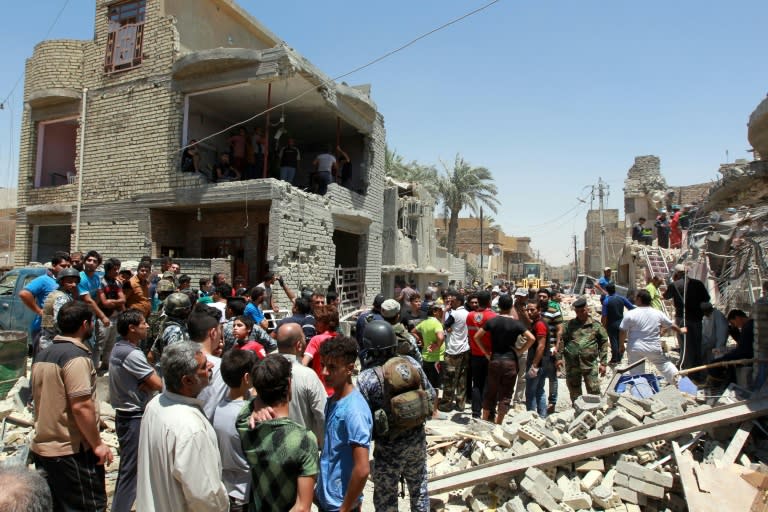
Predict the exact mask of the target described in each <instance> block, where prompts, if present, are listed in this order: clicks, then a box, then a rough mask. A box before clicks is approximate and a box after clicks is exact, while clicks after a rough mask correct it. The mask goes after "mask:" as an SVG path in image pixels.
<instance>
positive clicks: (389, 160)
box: [384, 146, 440, 198]
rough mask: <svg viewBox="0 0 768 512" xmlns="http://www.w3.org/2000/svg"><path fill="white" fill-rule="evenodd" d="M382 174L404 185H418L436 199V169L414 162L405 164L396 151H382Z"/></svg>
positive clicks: (438, 188)
mask: <svg viewBox="0 0 768 512" xmlns="http://www.w3.org/2000/svg"><path fill="white" fill-rule="evenodd" d="M384 173H385V174H386V175H387V176H389V177H390V178H392V179H394V180H397V181H402V182H406V183H418V184H420V185H422V186H423V187H424V188H426V189H427V191H429V193H430V194H432V196H433V197H435V198H437V197H438V195H439V191H440V187H439V185H438V182H439V181H440V180H439V176H438V174H437V169H435V167H434V166H431V165H423V164H420V163H418V162H417V161H415V160H411V162H409V163H405V160H404V159H403V156H402V155H399V154H398V153H397V150H390V149H389V146H387V147H385V149H384Z"/></svg>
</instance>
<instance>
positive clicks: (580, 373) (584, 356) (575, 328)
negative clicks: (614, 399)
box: [556, 297, 609, 402]
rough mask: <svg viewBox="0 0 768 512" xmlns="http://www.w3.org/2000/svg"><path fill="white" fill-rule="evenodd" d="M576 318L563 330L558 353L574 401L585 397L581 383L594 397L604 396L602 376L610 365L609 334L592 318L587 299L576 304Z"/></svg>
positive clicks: (577, 301) (579, 299) (558, 361)
mask: <svg viewBox="0 0 768 512" xmlns="http://www.w3.org/2000/svg"><path fill="white" fill-rule="evenodd" d="M573 309H574V311H575V312H576V318H574V319H572V320H570V321H568V323H567V324H565V328H564V329H563V341H562V346H561V347H560V349H559V350H558V351H557V356H556V357H557V367H558V368H560V367H561V366H562V365H563V362H565V382H566V384H567V385H568V392H569V393H570V395H571V401H572V402H573V401H574V400H576V399H577V398H578V397H580V396H581V394H582V393H581V381H582V379H583V380H584V384H585V386H586V388H587V393H589V394H590V395H599V394H600V377H601V376H604V375H605V370H606V367H607V365H608V347H609V340H608V333H607V332H605V328H604V327H603V326H602V325H600V322H597V321H595V320H593V319H592V317H591V316H590V315H589V308H588V307H587V299H585V298H584V297H580V298H578V299H576V301H575V302H574V303H573Z"/></svg>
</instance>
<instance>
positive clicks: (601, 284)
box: [542, 267, 613, 311]
mask: <svg viewBox="0 0 768 512" xmlns="http://www.w3.org/2000/svg"><path fill="white" fill-rule="evenodd" d="M612 273H613V270H611V267H605V268H604V269H603V277H601V278H600V279H598V281H597V284H595V289H597V291H598V292H599V293H600V302H603V300H605V298H606V297H607V296H608V292H607V291H606V289H605V287H606V286H608V283H612V282H613V278H612V277H611V275H612ZM542 311H543V310H542Z"/></svg>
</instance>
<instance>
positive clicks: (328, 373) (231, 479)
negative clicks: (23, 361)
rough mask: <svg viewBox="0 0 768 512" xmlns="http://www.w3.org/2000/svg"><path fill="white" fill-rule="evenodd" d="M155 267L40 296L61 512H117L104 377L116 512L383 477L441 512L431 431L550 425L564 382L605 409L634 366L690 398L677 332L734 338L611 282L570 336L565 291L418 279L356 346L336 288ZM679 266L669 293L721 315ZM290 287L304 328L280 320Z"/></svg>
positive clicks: (580, 301) (264, 504)
mask: <svg viewBox="0 0 768 512" xmlns="http://www.w3.org/2000/svg"><path fill="white" fill-rule="evenodd" d="M78 266H80V267H81V268H80V269H78ZM152 270H153V269H152V265H151V261H147V260H142V261H141V262H140V263H139V264H138V266H137V268H136V269H135V272H134V269H124V268H122V265H121V262H120V261H119V260H118V259H116V258H109V259H107V260H106V261H102V257H101V255H100V254H99V253H97V252H95V251H89V252H87V253H86V254H84V255H79V254H73V255H69V254H66V253H57V254H56V255H55V256H54V257H53V258H52V261H51V266H50V271H49V272H48V273H47V274H45V275H43V276H41V277H39V278H37V279H35V280H34V281H32V282H31V283H29V285H28V286H27V287H26V289H25V291H24V292H22V293H23V300H24V302H25V304H27V305H28V306H29V307H30V308H31V309H33V310H35V312H36V313H38V315H39V317H38V318H37V319H36V321H35V324H33V326H32V329H33V332H34V333H35V337H34V339H35V342H34V347H33V348H34V354H35V357H34V362H33V366H32V378H31V385H32V391H33V393H32V394H33V403H34V411H35V435H34V440H33V444H32V446H31V450H32V453H33V457H34V461H35V464H36V465H37V467H38V468H40V469H43V470H44V471H45V475H46V480H47V483H48V486H49V488H50V491H51V496H52V500H53V502H54V504H55V507H56V509H57V510H58V509H61V510H105V509H106V506H107V496H106V491H105V481H104V478H105V474H104V464H109V463H110V462H111V461H112V458H113V453H112V451H111V450H110V448H109V447H108V446H107V445H106V444H105V443H104V442H103V440H102V438H101V435H100V431H99V427H100V425H99V410H98V404H99V400H98V399H97V397H96V396H95V389H96V386H95V379H96V376H97V374H98V372H99V371H108V378H109V384H110V398H109V399H110V403H111V405H112V407H113V408H114V410H115V428H116V432H117V437H118V442H119V454H120V465H119V470H118V479H117V485H116V489H115V493H114V497H113V502H112V510H115V511H129V510H131V509H132V507H134V506H135V507H136V509H137V510H142V511H145V510H146V511H152V510H158V511H159V510H163V511H165V510H211V511H213V510H232V511H245V510H289V509H290V510H309V509H310V507H311V506H312V504H313V503H314V504H315V505H316V506H317V507H318V508H319V510H323V511H326V510H327V511H336V510H344V511H347V510H359V508H360V506H361V503H362V493H363V488H364V487H365V484H366V481H367V480H368V478H369V476H370V477H371V478H372V481H373V488H374V491H373V504H374V507H375V509H376V510H397V509H398V494H399V493H398V484H399V483H400V482H404V484H405V485H406V486H407V487H408V494H409V497H410V506H411V510H418V511H426V510H429V497H428V493H427V453H426V433H425V423H426V422H427V421H428V420H429V419H430V418H433V417H446V415H447V413H452V412H464V411H465V409H466V407H467V405H469V409H470V411H471V415H472V416H473V417H476V418H482V419H483V420H487V421H493V422H496V423H501V422H502V421H503V420H504V417H505V416H506V415H507V414H508V413H509V412H510V410H512V408H516V409H519V410H525V409H527V410H531V411H536V412H537V413H538V414H539V415H540V416H541V417H546V415H547V414H548V413H551V412H552V411H553V409H554V406H555V404H556V403H557V399H558V389H557V378H558V374H562V375H564V377H565V381H566V384H567V388H568V393H569V395H570V399H571V400H575V399H576V398H577V397H578V396H580V395H581V394H582V392H583V391H584V390H586V392H587V393H591V394H596V393H599V392H600V388H599V384H600V377H601V376H603V375H605V373H606V369H607V367H608V366H610V365H611V364H617V363H618V362H619V361H621V358H622V357H623V354H624V352H625V351H626V353H627V358H628V360H629V362H630V363H631V362H633V361H636V360H639V359H641V358H646V359H647V360H648V361H649V362H650V363H653V364H655V365H656V367H657V368H658V370H659V371H660V372H661V373H662V374H663V375H664V376H665V378H667V380H669V381H670V382H673V381H674V379H675V375H676V372H677V368H676V367H675V365H673V364H672V363H671V362H670V361H669V359H667V358H666V356H664V355H663V353H662V351H661V341H660V331H659V325H661V326H663V327H668V328H670V329H673V330H675V331H676V332H678V333H680V334H683V335H685V334H686V333H687V334H688V335H689V336H690V335H691V334H692V333H693V334H695V333H696V332H698V333H699V336H700V338H699V341H697V342H696V344H695V345H694V344H691V342H690V338H689V344H688V346H689V347H699V348H700V347H701V346H707V347H709V345H708V343H710V341H709V339H707V340H706V341H702V339H704V338H705V337H706V336H709V335H710V334H712V333H715V332H718V333H719V332H720V331H722V328H721V326H718V327H715V326H713V328H712V329H709V328H708V327H709V324H706V325H705V326H704V327H702V326H701V323H702V322H703V318H707V317H714V318H715V319H717V318H719V317H717V315H714V314H713V312H712V311H707V312H702V314H701V317H703V318H698V317H696V315H695V314H694V313H695V312H694V311H693V309H692V310H691V311H689V310H688V309H686V305H687V303H688V301H684V302H683V303H681V304H680V308H679V309H678V310H677V311H678V312H679V315H680V316H681V317H682V318H678V319H677V321H676V322H673V321H672V320H671V319H669V318H668V317H667V316H666V315H665V314H664V313H663V312H662V311H660V310H659V309H656V307H655V306H654V300H655V299H656V298H658V297H656V296H657V295H660V294H661V291H660V290H659V288H662V289H663V286H662V285H661V284H660V283H659V282H658V280H653V279H652V280H651V281H650V282H649V284H648V287H647V288H646V289H643V290H640V291H639V292H638V293H637V294H634V295H633V300H632V301H630V300H628V299H627V298H625V297H621V296H619V295H617V294H616V287H615V284H614V283H613V281H612V280H611V279H610V274H609V273H608V272H606V276H604V277H606V280H605V281H601V284H598V286H599V289H600V290H601V291H604V292H605V296H604V297H602V311H600V312H599V313H600V314H597V313H598V312H595V313H596V315H594V316H593V314H592V312H590V309H589V305H588V302H587V300H586V299H585V298H583V297H581V298H577V299H576V300H575V301H574V302H573V303H572V307H573V310H574V312H575V318H573V319H570V320H568V321H566V320H565V319H564V318H563V311H562V309H561V304H560V303H561V301H562V298H563V297H562V295H561V294H560V292H559V291H558V290H556V289H554V290H553V289H550V288H541V289H532V290H528V289H522V288H518V289H514V287H506V286H492V287H487V288H484V287H477V288H474V289H464V288H447V289H446V288H442V287H441V286H439V285H434V286H432V285H431V286H430V287H429V288H428V289H426V290H425V291H424V294H423V296H422V294H421V292H420V291H419V290H418V289H417V288H416V285H415V283H413V282H410V283H408V284H405V285H404V286H402V287H400V288H399V289H398V290H397V291H396V294H395V296H393V297H385V296H383V295H381V294H380V295H377V296H376V297H375V300H374V302H373V305H372V307H371V308H370V309H368V310H365V311H363V312H361V313H360V314H359V315H358V317H357V320H356V323H355V325H354V329H353V330H352V332H353V337H349V336H345V335H344V334H343V333H342V330H341V326H340V325H339V324H340V322H339V312H338V307H337V306H338V297H337V296H336V294H335V293H333V292H332V291H315V290H302V291H301V292H300V293H295V292H294V291H293V290H291V289H290V288H289V287H288V286H287V285H286V283H285V282H284V281H283V280H282V279H281V277H280V276H276V275H275V274H273V273H268V274H266V275H265V276H264V281H263V282H261V283H259V284H258V285H257V286H254V287H253V288H250V289H248V288H247V287H246V286H245V283H244V280H243V279H238V278H236V279H235V281H236V283H235V285H234V286H233V285H230V284H228V283H226V282H225V279H224V276H223V275H221V274H216V275H214V276H212V277H211V279H208V278H204V279H201V280H200V281H199V285H200V288H199V289H198V290H192V289H191V287H190V281H191V280H190V279H189V278H188V277H187V276H185V275H184V274H182V273H181V269H180V268H179V265H178V263H174V262H173V261H172V260H171V259H170V258H164V259H163V261H162V265H161V268H160V269H159V271H157V272H153V271H152ZM675 270H676V275H675V276H674V279H673V280H672V281H671V282H670V283H669V286H668V287H667V289H666V290H664V294H663V296H664V297H667V298H671V299H674V298H675V296H674V294H675V293H677V294H679V295H680V296H681V297H686V298H688V299H690V300H696V301H699V303H700V302H702V301H704V299H707V300H708V296H707V297H704V295H703V294H702V292H701V290H700V289H699V286H698V284H696V283H697V281H696V280H695V279H692V278H690V277H686V276H685V269H684V268H676V269H675ZM278 286H279V287H280V288H281V289H282V290H283V293H285V297H286V299H287V300H288V301H290V303H291V312H290V315H288V316H286V317H285V318H282V319H279V320H278V319H276V318H274V319H271V320H272V321H271V322H270V321H268V318H266V316H265V309H267V310H271V311H273V312H279V308H278V307H277V306H278V304H277V302H279V301H277V300H276V297H275V294H276V292H277V291H278V288H277V287H278ZM681 287H682V288H681ZM767 288H768V287H767ZM704 292H706V290H704ZM766 294H768V289H767V290H766ZM676 305H677V302H676ZM265 306H266V307H265ZM696 309H697V310H701V309H702V308H696ZM720 315H722V314H720ZM676 316H677V315H676ZM596 317H597V318H596ZM598 318H599V319H598ZM697 321H698V322H699V326H698V327H697V326H696V325H694V324H696V322H697ZM717 321H718V322H719V323H720V324H721V323H722V322H720V320H717ZM713 322H714V321H713ZM749 322H751V320H749V319H748V318H746V315H745V314H744V313H743V312H741V311H738V310H737V311H733V312H731V313H729V315H728V317H727V323H729V324H730V326H731V328H732V330H733V329H734V328H735V329H736V330H737V331H738V333H740V338H739V339H743V340H744V343H741V342H740V343H739V349H740V350H741V349H743V350H742V351H741V352H738V353H735V354H734V353H725V354H722V355H720V356H719V357H721V358H733V357H737V356H738V357H741V356H745V357H747V356H749V354H747V353H746V350H747V345H748V343H749V340H748V337H749V333H750V332H751V331H750V327H749V325H751V324H749ZM678 326H681V327H678ZM722 347H723V345H720V344H719V342H718V344H717V345H716V347H715V346H712V347H710V348H709V349H708V350H711V351H712V353H713V354H715V352H714V350H715V349H716V348H717V349H720V348H722ZM690 350H691V351H694V350H693V348H690ZM742 352H743V353H742ZM697 353H699V354H700V353H701V352H697ZM609 356H610V359H609ZM547 384H548V386H549V389H548V392H545V390H546V388H547ZM372 447H373V453H372V454H371V453H370V451H371V448H372ZM371 459H372V460H373V461H374V464H373V469H372V467H371V465H370V460H371Z"/></svg>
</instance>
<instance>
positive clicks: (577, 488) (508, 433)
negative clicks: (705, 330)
mask: <svg viewBox="0 0 768 512" xmlns="http://www.w3.org/2000/svg"><path fill="white" fill-rule="evenodd" d="M705 407H710V405H708V404H704V403H698V402H697V401H696V400H694V399H693V398H691V397H688V396H687V395H683V394H682V393H680V392H679V391H678V390H677V389H675V388H673V387H667V388H664V390H663V391H662V392H660V393H657V394H656V395H654V396H653V397H652V398H649V399H638V398H635V397H632V396H630V395H616V394H610V395H609V396H607V397H599V396H590V395H587V396H583V397H581V398H579V399H578V400H576V401H575V402H574V407H573V409H570V410H566V411H563V412H557V413H555V414H552V415H550V416H548V417H547V418H546V419H542V418H540V417H539V416H538V415H537V414H536V413H535V412H531V411H526V412H523V413H520V414H517V415H511V416H509V417H508V418H507V419H506V420H505V423H504V424H503V425H497V426H492V425H490V424H488V423H485V422H477V423H473V424H472V425H470V426H469V427H468V428H469V429H470V430H471V432H465V433H459V434H457V435H456V437H457V438H458V437H462V436H464V437H463V438H462V439H461V440H460V441H457V442H456V443H454V444H451V445H450V446H447V447H446V446H445V442H444V441H443V442H439V444H441V445H442V446H441V447H440V448H437V449H435V450H432V449H430V448H428V450H429V453H430V459H429V462H428V466H429V472H430V475H442V474H447V473H453V472H456V471H461V470H465V469H467V468H469V467H471V466H476V465H480V464H486V463H489V462H496V461H499V460H503V459H508V458H512V457H516V456H521V455H525V454H529V453H535V452H537V451H540V450H543V449H546V448H551V447H554V446H559V445H563V444H568V443H571V442H575V441H578V440H580V439H589V438H593V437H597V436H601V435H605V434H609V433H611V432H615V431H618V430H623V429H626V428H630V427H634V426H639V425H643V424H647V423H650V422H653V421H657V420H659V419H663V418H667V417H668V416H669V415H670V414H672V415H678V414H685V413H686V412H689V413H690V412H692V411H695V410H698V409H700V408H705ZM731 434H732V431H728V429H725V430H724V431H723V432H721V433H720V434H719V441H723V443H726V442H727V440H728V438H729V436H730V435H731ZM482 439H487V440H486V441H483V440H482ZM676 441H677V442H678V444H680V446H689V447H690V448H691V450H692V451H694V453H695V454H696V456H697V457H698V458H700V459H701V460H704V461H714V460H717V459H719V458H722V455H723V452H724V445H723V443H721V442H719V441H718V439H712V438H710V437H701V436H696V437H694V436H693V435H691V434H686V435H683V436H680V437H678V438H677V439H676ZM697 443H698V444H697ZM726 446H727V445H726ZM763 446H765V448H766V449H763ZM439 450H444V451H442V452H440V451H439ZM671 451H672V442H671V441H666V440H649V442H648V443H646V444H644V445H641V446H637V447H634V448H631V449H628V450H623V451H621V452H617V453H613V454H610V455H606V456H604V457H599V458H598V457H595V458H588V459H585V460H582V461H578V462H575V463H573V464H562V465H558V466H550V467H530V468H528V469H527V470H526V472H525V473H524V474H523V475H517V476H515V477H512V478H507V479H504V480H503V481H500V482H499V483H496V484H495V483H493V482H492V483H483V484H480V485H477V486H474V487H468V488H465V489H463V490H462V491H461V492H458V491H454V492H451V493H448V494H445V495H438V496H433V497H432V498H433V503H432V505H433V507H432V509H433V510H446V511H451V510H457V511H458V510H467V509H469V510H487V509H490V508H496V509H497V510H504V511H514V512H538V511H540V510H541V511H550V512H553V511H572V510H606V511H611V512H635V511H640V510H643V511H670V512H678V511H679V512H684V511H685V510H687V506H686V502H685V498H684V495H683V490H682V484H681V482H680V479H679V477H678V476H677V474H676V473H677V468H676V466H675V463H674V458H673V457H672V456H671ZM748 451H749V452H750V453H751V454H753V456H757V457H758V458H760V456H763V457H764V458H768V442H764V443H753V445H752V446H750V447H749V450H748ZM753 460H754V457H753ZM738 462H739V463H740V464H742V465H745V466H747V467H750V468H752V469H759V468H764V469H768V468H766V467H765V466H763V465H762V464H753V463H752V462H751V460H750V457H749V456H747V455H746V454H743V455H742V456H741V457H740V458H739V459H738Z"/></svg>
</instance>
